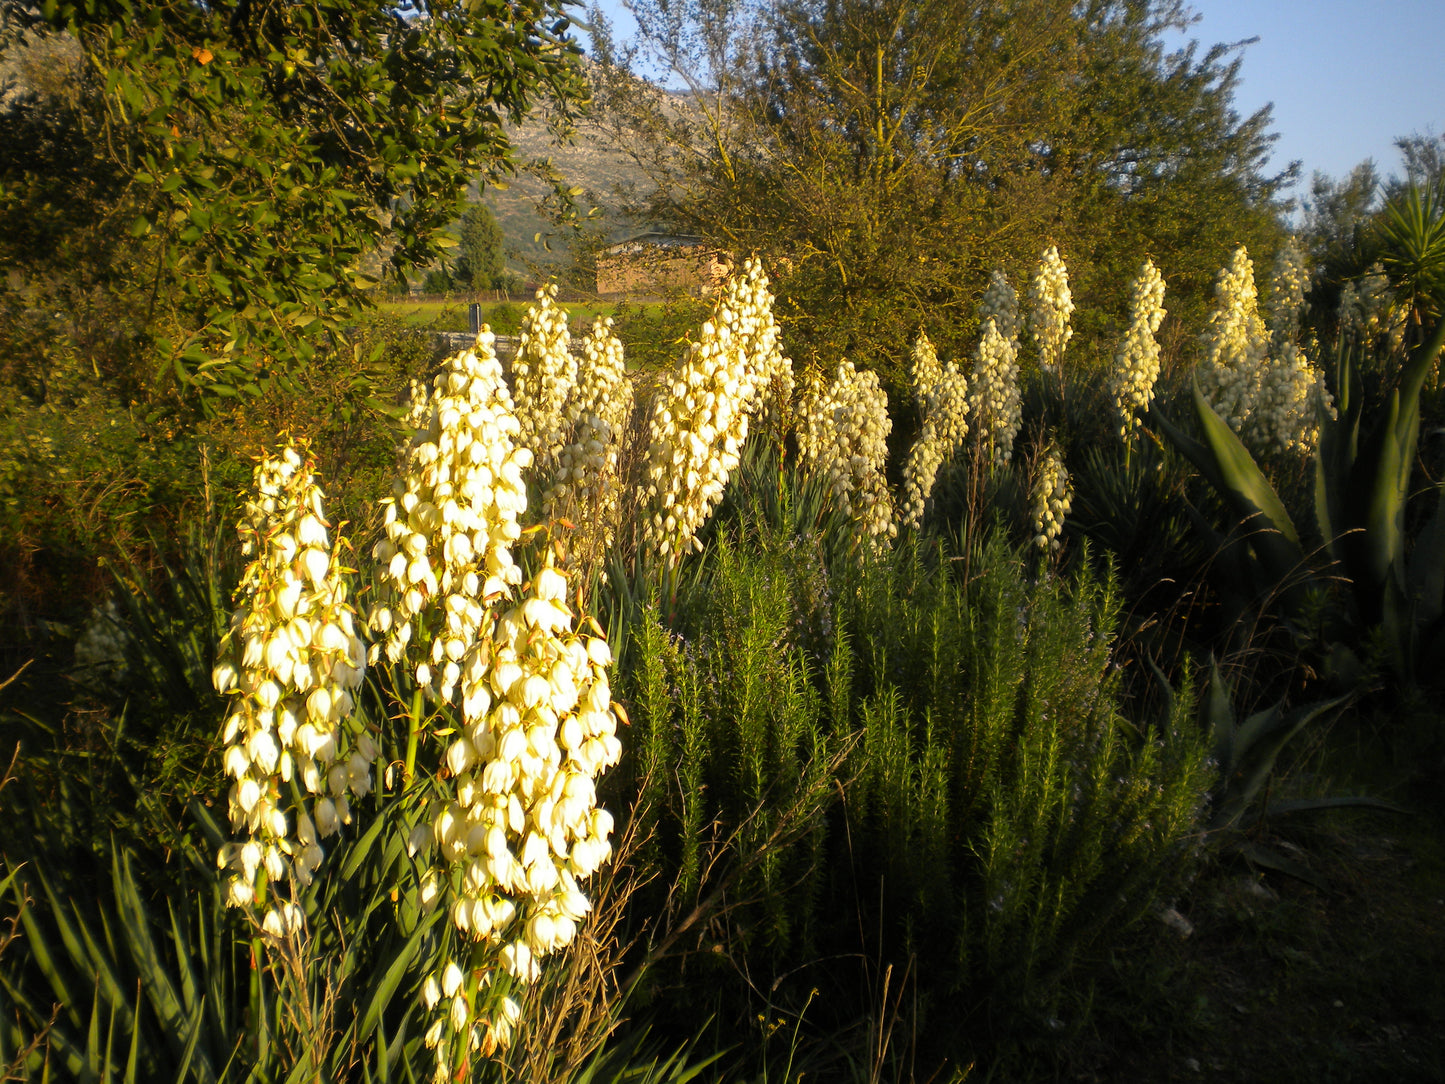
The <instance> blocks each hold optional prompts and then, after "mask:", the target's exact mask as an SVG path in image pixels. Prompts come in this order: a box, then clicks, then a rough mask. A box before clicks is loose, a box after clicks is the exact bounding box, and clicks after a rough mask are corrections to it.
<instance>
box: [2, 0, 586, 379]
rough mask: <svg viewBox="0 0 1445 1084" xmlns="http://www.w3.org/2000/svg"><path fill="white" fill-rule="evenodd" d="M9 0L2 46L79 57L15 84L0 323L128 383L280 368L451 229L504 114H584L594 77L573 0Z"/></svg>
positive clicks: (10, 53) (501, 131)
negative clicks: (568, 8)
mask: <svg viewBox="0 0 1445 1084" xmlns="http://www.w3.org/2000/svg"><path fill="white" fill-rule="evenodd" d="M0 10H3V20H4V21H3V24H0V25H3V30H0V59H3V58H13V57H15V56H24V55H28V54H29V52H30V51H31V50H35V49H39V48H44V49H48V50H51V51H53V52H55V53H56V55H59V56H62V57H63V58H65V70H64V71H63V72H59V73H54V74H56V78H54V79H52V80H51V83H52V84H53V85H48V86H47V85H38V84H37V82H36V81H35V80H33V79H32V80H29V81H27V80H26V78H25V75H24V73H23V72H21V73H20V75H19V77H18V78H17V77H13V76H12V77H11V78H10V80H9V83H10V86H9V93H8V94H6V95H5V96H4V98H3V102H0V260H3V262H4V264H5V265H6V267H7V268H8V269H9V270H10V275H9V276H8V280H7V281H6V282H5V283H4V284H0V291H3V292H4V293H5V294H6V296H5V297H4V298H3V299H0V304H3V307H0V317H3V319H4V320H5V322H6V326H5V327H4V328H3V329H0V330H3V331H5V332H7V334H6V335H5V336H4V337H5V338H6V339H8V340H9V341H10V342H11V343H14V342H17V341H21V340H24V341H25V342H30V343H34V342H38V341H40V340H42V339H44V340H49V341H57V340H64V341H67V342H69V343H71V344H72V345H73V346H74V347H75V348H76V349H77V350H78V351H79V352H80V354H81V355H83V357H84V360H85V361H87V362H89V366H87V367H93V368H94V369H95V371H96V372H97V373H105V372H106V371H107V368H108V367H114V368H116V369H117V370H118V371H123V379H122V374H121V373H120V372H118V373H117V374H116V378H117V380H121V382H122V383H124V384H125V385H126V387H125V389H124V394H126V395H139V394H142V393H145V392H155V391H158V390H162V391H163V390H166V389H168V388H169V389H172V390H173V389H174V387H175V385H174V384H172V383H170V378H172V377H174V379H175V380H176V381H178V382H179V386H180V388H181V389H183V390H185V391H188V392H190V393H192V396H193V398H197V399H199V400H200V401H205V400H206V399H207V397H208V396H210V397H212V400H213V401H214V397H215V396H235V395H238V394H242V395H244V394H252V395H254V394H260V392H261V390H262V389H263V388H264V387H265V386H266V385H267V384H268V382H270V381H275V380H278V379H279V380H282V381H284V379H285V374H286V372H287V371H288V369H289V368H290V367H291V366H294V365H295V364H297V363H304V362H306V361H307V360H309V359H310V358H311V356H312V354H313V352H314V351H315V349H316V347H317V344H318V343H320V342H324V341H325V339H326V336H327V333H328V332H333V331H335V330H336V329H338V328H339V327H341V326H343V325H344V324H345V323H346V322H348V321H349V320H351V319H352V318H353V317H354V316H355V314H356V312H357V311H358V309H359V308H361V307H363V306H364V305H365V303H366V300H365V299H366V292H367V291H368V290H369V289H370V288H371V287H372V286H373V285H375V281H376V280H377V279H380V278H385V277H391V278H394V279H400V278H401V277H403V276H404V275H405V273H406V272H407V271H408V270H409V269H412V268H417V267H425V266H427V265H430V264H432V263H435V262H436V260H437V259H438V258H439V257H440V256H441V255H442V254H443V252H444V250H445V249H447V248H448V247H449V245H450V244H452V243H453V242H450V241H449V239H448V236H447V233H446V230H447V227H448V226H449V224H450V223H451V221H452V220H453V219H454V216H455V208H456V207H457V204H458V202H459V200H460V198H461V196H462V194H463V192H464V190H465V187H466V186H467V185H468V184H469V183H472V182H475V181H476V180H477V178H478V177H481V178H483V179H484V180H488V179H494V178H498V177H500V176H501V175H504V174H506V173H509V172H511V171H513V170H514V169H515V167H516V161H515V159H516V155H515V153H514V150H513V147H512V144H511V142H510V140H509V138H508V135H507V128H506V125H507V124H509V123H514V122H517V121H520V120H521V119H522V117H523V116H524V115H526V114H528V113H529V111H531V110H533V109H534V107H536V106H538V105H539V104H545V105H546V106H547V107H548V108H549V109H550V110H551V112H552V115H553V117H554V119H555V120H556V122H557V123H558V125H559V126H565V125H566V124H567V123H569V119H570V116H571V112H572V110H573V108H574V107H575V105H576V104H577V103H578V102H580V101H581V100H582V99H583V98H584V97H585V94H586V84H585V80H583V79H582V77H581V75H580V69H579V65H578V57H579V54H580V50H579V47H578V46H577V45H576V44H575V42H574V41H573V40H572V38H571V37H570V36H569V34H568V22H567V20H566V18H565V17H564V15H563V12H562V5H561V3H560V2H559V0H311V2H308V3H306V4H293V3H289V2H284V0H214V2H210V3H205V4H198V3H193V2H191V0H147V2H145V3H141V2H140V0H84V2H83V3H74V2H58V0H44V2H43V3H39V4H36V3H29V2H24V0H0ZM32 66H33V65H32ZM13 67H15V66H14V65H12V68H13ZM52 313H56V314H59V315H57V316H51V315H49V314H52ZM22 325H23V326H22ZM17 329H19V330H17ZM26 329H28V330H26ZM145 362H149V363H150V364H149V366H147V365H145V364H143V363H145ZM37 381H40V382H43V380H41V378H38V377H37V378H36V380H33V381H32V382H31V383H32V384H35V383H36V382H37ZM31 390H32V391H35V390H36V389H35V388H32V389H31ZM195 393H199V395H197V394H195Z"/></svg>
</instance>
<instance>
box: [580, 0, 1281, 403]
mask: <svg viewBox="0 0 1445 1084" xmlns="http://www.w3.org/2000/svg"><path fill="white" fill-rule="evenodd" d="M633 9H634V11H635V14H636V18H637V20H638V23H639V25H640V34H641V35H642V36H643V38H644V39H645V45H644V48H643V49H642V51H641V52H640V53H639V57H642V56H646V57H656V58H660V59H661V61H662V63H663V66H664V67H666V68H668V69H669V70H671V71H673V72H675V73H676V78H678V79H680V80H682V81H684V82H686V83H687V84H688V88H689V90H691V91H692V94H691V95H676V96H674V97H673V98H671V99H668V100H666V101H663V100H660V98H659V96H657V95H656V94H654V93H652V92H651V88H649V87H647V86H645V85H643V84H641V83H639V82H638V81H636V80H634V79H631V78H629V77H628V75H627V73H626V72H625V71H624V70H622V69H623V68H624V67H625V65H624V64H623V63H621V62H619V58H620V57H622V55H623V54H622V52H621V51H620V50H616V49H608V48H603V49H600V50H599V54H598V55H599V59H600V62H601V63H600V64H599V69H600V70H599V72H598V74H597V75H596V80H597V84H598V86H597V91H596V98H597V103H598V112H599V114H600V115H601V117H602V119H603V122H604V123H608V124H611V125H612V126H613V127H614V128H615V129H616V130H617V132H618V138H619V140H620V141H625V145H626V146H627V147H628V148H629V150H630V151H631V153H632V154H633V156H634V157H635V158H636V160H637V161H638V163H639V165H640V166H641V168H642V169H643V170H644V171H645V172H646V174H647V177H648V180H649V181H651V182H652V184H653V185H654V186H655V187H653V188H652V189H650V191H649V194H648V198H647V199H645V200H639V201H637V202H638V203H639V204H641V205H642V210H643V211H644V212H645V213H646V214H647V215H648V216H649V217H650V218H651V219H652V220H655V221H665V222H667V223H669V224H670V225H671V226H672V228H675V229H678V230H681V231H683V232H687V233H691V234H698V235H702V236H705V237H707V238H708V239H709V240H710V241H712V242H714V243H716V244H718V245H719V246H720V247H723V248H725V249H727V250H730V251H734V252H749V251H757V252H761V253H764V254H772V255H773V256H774V257H776V259H775V260H774V263H775V264H777V266H778V271H777V275H776V281H775V286H774V289H775V290H776V292H777V294H778V299H779V310H778V311H779V319H780V321H782V322H783V324H784V327H785V329H786V332H787V335H788V339H789V347H790V350H791V351H792V354H793V357H794V359H795V360H797V361H800V362H801V361H817V362H820V363H823V364H825V365H829V366H831V365H832V364H835V363H836V360H837V359H838V358H840V357H844V356H846V357H850V358H852V359H853V360H854V362H855V363H856V364H858V365H860V366H864V367H867V368H872V369H875V370H877V371H878V373H879V375H880V378H881V379H882V381H883V384H884V386H885V388H886V389H887V391H888V393H889V395H890V398H891V399H893V400H894V401H895V402H896V401H898V400H899V399H900V397H901V395H902V394H903V393H904V392H905V389H906V388H907V384H908V381H907V379H906V363H907V351H908V345H909V344H910V343H911V342H912V341H913V339H914V337H915V336H916V334H917V332H918V330H919V328H920V327H922V328H924V329H925V330H927V332H928V334H929V335H930V337H931V338H932V340H933V341H934V343H935V344H936V345H937V346H938V347H939V349H940V351H941V353H942V354H944V355H945V356H955V357H957V356H963V355H965V354H966V353H967V350H968V348H969V347H970V346H971V345H972V343H973V341H974V340H975V337H976V331H977V325H976V315H975V306H976V303H977V300H978V296H979V294H980V293H981V292H982V290H983V288H984V285H985V283H986V281H987V278H988V274H989V272H990V271H992V270H993V269H995V268H1001V269H1003V270H1005V271H1006V272H1007V273H1008V275H1009V277H1010V279H1011V280H1012V281H1013V283H1014V285H1015V286H1017V287H1018V288H1019V289H1020V291H1022V290H1024V289H1026V286H1027V281H1028V278H1029V276H1031V275H1032V274H1033V273H1034V270H1035V266H1036V263H1037V260H1038V257H1039V254H1040V253H1042V251H1043V250H1044V249H1045V247H1047V246H1048V245H1049V244H1051V243H1053V244H1057V245H1058V247H1059V250H1060V252H1061V253H1062V254H1063V256H1064V259H1065V260H1066V261H1067V262H1068V264H1069V266H1070V268H1071V269H1072V273H1071V279H1072V280H1073V292H1074V297H1075V299H1076V300H1078V301H1079V302H1080V304H1081V311H1079V312H1078V313H1076V314H1075V317H1074V325H1075V327H1076V329H1077V330H1078V332H1079V336H1080V338H1079V339H1078V340H1076V344H1078V345H1082V344H1083V343H1084V342H1092V343H1094V344H1104V349H1103V350H1099V351H1097V352H1094V351H1089V352H1084V353H1080V352H1079V351H1078V349H1077V346H1076V348H1075V351H1074V353H1075V356H1076V357H1083V358H1086V359H1087V360H1088V361H1089V362H1095V361H1096V359H1098V360H1102V359H1103V358H1104V357H1107V356H1108V354H1109V352H1110V351H1111V350H1112V346H1113V340H1114V337H1115V335H1116V334H1117V332H1118V331H1119V330H1120V329H1119V328H1118V326H1117V320H1118V317H1117V314H1118V313H1120V312H1121V311H1122V310H1123V309H1124V307H1125V299H1126V297H1127V293H1126V291H1127V288H1128V287H1127V284H1128V282H1129V280H1130V278H1131V277H1132V275H1133V274H1134V273H1136V272H1137V267H1138V262H1139V260H1140V259H1141V256H1142V255H1144V254H1148V255H1149V256H1151V257H1152V258H1153V260H1154V261H1155V263H1156V264H1157V265H1158V266H1159V267H1160V269H1161V271H1162V272H1163V274H1164V275H1165V277H1166V278H1167V279H1168V281H1169V286H1170V298H1171V300H1170V308H1171V310H1172V311H1173V312H1174V314H1175V315H1174V319H1176V320H1178V319H1180V318H1183V319H1185V320H1186V321H1188V322H1190V323H1197V322H1198V321H1200V320H1201V319H1202V316H1203V313H1204V310H1205V307H1206V304H1207V301H1208V298H1209V291H1210V286H1211V284H1212V282H1213V279H1214V275H1215V271H1216V269H1217V268H1218V267H1219V265H1220V264H1221V263H1222V262H1223V261H1224V259H1226V258H1227V256H1228V253H1229V252H1230V251H1231V250H1232V248H1233V247H1234V246H1235V245H1237V244H1239V243H1241V242H1244V243H1247V244H1249V246H1250V249H1251V251H1253V252H1256V253H1260V254H1262V253H1264V252H1269V251H1272V250H1273V248H1274V247H1275V245H1276V244H1277V243H1278V239H1279V236H1280V224H1279V222H1278V220H1277V212H1278V207H1277V204H1276V202H1275V201H1276V196H1277V194H1278V193H1279V191H1280V190H1281V188H1282V186H1283V185H1284V184H1286V183H1288V181H1289V180H1290V178H1291V176H1292V175H1291V172H1290V169H1289V167H1286V168H1285V169H1284V170H1283V171H1282V172H1278V173H1271V172H1270V171H1267V169H1266V163H1267V160H1268V154H1269V148H1270V144H1271V142H1272V137H1271V136H1270V135H1269V134H1268V126H1269V124H1270V115H1269V110H1268V109H1267V108H1266V109H1264V110H1261V111H1259V112H1257V113H1255V114H1253V115H1252V116H1248V117H1241V116H1239V114H1237V113H1236V112H1235V111H1234V108H1233V97H1234V92H1235V89H1236V87H1237V85H1238V83H1239V79H1240V60H1241V53H1240V51H1239V49H1238V47H1237V46H1224V45H1220V46H1215V47H1213V48H1208V49H1197V48H1196V47H1195V46H1194V45H1193V44H1190V45H1189V46H1188V47H1186V48H1184V49H1182V50H1180V51H1178V52H1173V53H1171V52H1170V51H1169V50H1168V48H1167V47H1166V41H1167V40H1168V36H1169V35H1170V34H1172V33H1174V32H1178V31H1182V30H1184V29H1185V28H1186V27H1187V26H1188V16H1187V11H1186V10H1185V9H1184V7H1183V6H1182V5H1181V4H1179V3H1177V2H1175V0H1159V2H1153V0H1151V2H1147V3H1133V2H1127V3H1126V2H1117V0H1092V2H1088V3H1082V4H1080V3H1072V2H1061V0H1007V2H1004V3H997V2H989V3H982V2H976V0H948V2H944V3H932V4H927V5H919V4H914V3H906V2H903V0H885V2H881V3H871V2H870V3H862V2H850V0H843V2H823V0H789V2H786V3H780V4H776V5H771V6H764V7H763V8H756V7H753V6H751V5H745V4H737V3H719V4H710V3H693V2H685V3H652V2H648V3H642V4H636V5H633ZM704 88H706V93H704ZM714 88H716V98H714V97H713V93H714ZM714 100H716V101H717V102H719V103H723V104H724V108H723V109H721V110H714V109H713V107H712V106H711V104H708V105H707V106H706V107H704V105H703V103H712V102H713V101H714ZM710 111H711V112H710ZM784 259H786V261H787V263H786V264H783V260H784Z"/></svg>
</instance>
